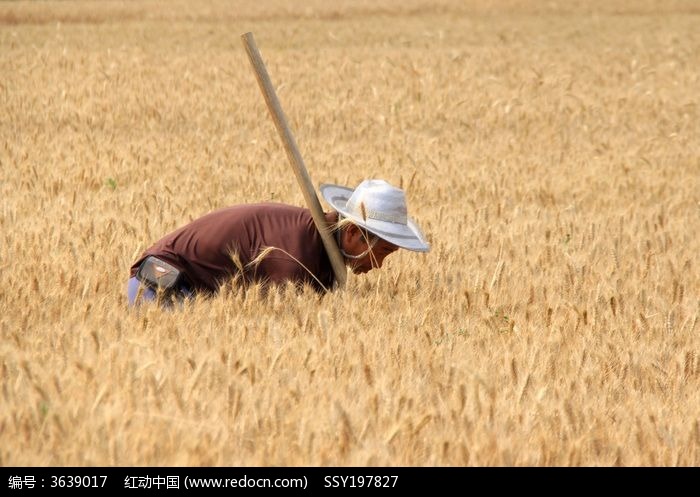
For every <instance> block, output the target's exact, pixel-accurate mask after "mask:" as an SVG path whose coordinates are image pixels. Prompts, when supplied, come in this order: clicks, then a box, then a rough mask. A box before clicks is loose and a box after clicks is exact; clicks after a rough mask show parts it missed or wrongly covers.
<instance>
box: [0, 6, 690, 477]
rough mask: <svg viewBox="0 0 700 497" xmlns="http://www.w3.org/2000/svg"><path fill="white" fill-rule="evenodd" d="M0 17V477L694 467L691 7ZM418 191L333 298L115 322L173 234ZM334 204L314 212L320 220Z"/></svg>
mask: <svg viewBox="0 0 700 497" xmlns="http://www.w3.org/2000/svg"><path fill="white" fill-rule="evenodd" d="M570 3H571V4H573V2H526V1H516V0H511V1H504V0H499V1H496V2H477V1H461V2H457V1H454V2H453V1H440V2H434V1H429V0H409V1H403V2H398V1H395V2H392V1H389V0H379V1H371V2H370V1H363V2H360V1H350V0H346V1H342V2H330V3H329V2H324V1H321V0H314V1H312V2H304V3H303V6H300V5H302V4H301V3H297V2H283V1H281V0H276V1H271V2H266V1H255V2H254V1H248V0H245V1H241V2H235V4H233V5H232V3H230V2H223V1H221V2H218V1H207V2H185V1H182V2H157V1H153V2H128V1H127V2H117V1H114V2H83V1H80V2H79V1H61V2H28V3H27V2H7V3H0V71H1V73H2V78H1V79H0V98H1V102H2V103H1V104H0V112H1V114H0V133H1V135H0V136H1V138H0V170H1V171H2V181H1V183H0V194H1V195H2V215H1V217H0V231H1V232H2V239H1V242H0V249H1V252H0V292H1V293H0V295H1V300H0V305H1V308H0V333H1V336H2V339H1V341H0V375H1V379H0V384H1V386H2V391H1V393H0V440H1V443H0V465H2V466H9V465H19V466H44V465H56V466H67V465H71V466H72V465H77V466H95V465H97V466H114V465H116V466H131V465H135V466H143V465H148V466H161V465H165V466H172V465H185V466H200V465H207V466H219V465H222V466H268V465H275V466H318V465H328V466H349V465H352V466H356V465H358V466H365V465H372V466H377V465H379V466H493V465H497V466H612V465H624V466H637V465H644V466H647V465H649V466H659V465H660V466H667V465H683V466H689V465H693V466H696V465H699V464H700V338H699V336H698V334H699V332H700V324H698V318H699V315H700V260H699V258H698V253H700V236H699V235H698V233H700V193H699V192H700V109H699V107H698V106H699V100H698V95H699V90H700V69H699V68H700V31H698V29H697V26H698V23H699V22H700V7H699V6H698V5H697V2H694V1H692V0H688V1H660V0H659V1H641V2H640V1H632V0H622V1H620V0H609V1H596V2H586V3H584V4H583V5H577V6H573V5H569V4H570ZM249 31H251V32H253V33H254V35H255V38H256V41H257V43H258V47H259V48H260V51H261V53H262V56H263V58H264V59H265V61H266V64H267V68H268V71H269V73H270V76H271V78H272V80H273V82H274V84H275V86H276V88H277V92H278V96H279V98H280V101H281V103H282V106H283V108H284V110H285V112H286V114H287V117H288V120H289V123H290V126H291V128H292V131H293V133H294V135H295V137H296V140H297V142H298V144H299V148H300V151H301V154H302V156H303V157H304V159H305V162H306V165H307V167H308V169H309V173H310V175H311V177H312V179H313V180H314V182H315V184H316V185H317V184H318V183H320V182H327V183H337V184H343V185H348V186H352V187H354V186H356V185H357V184H358V183H359V182H360V181H362V180H363V179H365V178H383V179H386V180H388V181H389V182H391V183H393V184H395V185H398V186H402V187H403V188H404V189H405V190H406V192H407V198H408V202H409V213H410V214H411V215H412V216H413V217H414V218H415V219H416V220H417V221H418V222H419V224H420V225H421V227H422V228H423V230H424V231H425V232H426V236H427V237H428V239H429V241H430V242H431V244H432V251H431V252H430V253H428V254H416V253H411V252H405V251H399V252H398V253H397V254H395V255H392V256H391V257H389V258H388V259H387V261H386V262H385V265H384V267H383V268H382V270H381V271H374V272H372V273H370V274H368V275H365V276H351V277H350V279H349V284H348V287H347V288H346V289H345V290H343V291H339V292H335V293H331V294H328V295H326V296H325V297H323V298H318V297H317V296H316V295H315V294H314V293H313V292H311V291H306V292H303V293H295V292H293V291H291V290H290V289H287V288H281V289H279V290H277V291H274V292H272V293H271V294H268V295H261V294H260V293H259V292H256V291H255V289H252V290H251V291H248V292H245V293H244V292H241V291H239V290H237V289H228V290H227V291H224V292H222V293H221V294H219V295H218V296H217V297H215V298H212V299H196V300H194V301H192V302H188V303H187V304H186V305H185V307H184V309H182V310H181V311H176V312H166V311H161V310H160V309H158V308H155V307H153V306H147V307H144V308H142V309H141V310H139V311H134V310H129V309H127V307H126V296H125V289H126V281H127V279H128V269H129V267H130V265H131V264H132V263H133V262H134V261H135V260H136V258H137V257H138V255H139V254H140V253H141V252H142V251H143V250H144V249H146V248H147V247H148V246H150V245H151V244H152V243H153V242H155V241H156V240H157V239H159V238H160V237H161V236H163V235H165V234H166V233H168V232H170V231H172V230H173V229H175V228H177V227H179V226H181V225H183V224H185V223H186V222H188V221H190V220H192V219H194V218H196V217H198V216H200V215H202V214H204V213H206V212H209V211H211V210H213V209H216V208H219V207H224V206H227V205H232V204H236V203H243V202H257V201H268V200H272V201H280V202H285V203H289V204H294V205H300V206H301V205H304V202H303V197H302V195H301V192H300V190H299V187H298V186H297V184H296V181H295V179H294V176H293V174H292V172H291V169H290V167H289V164H288V162H287V158H286V155H285V154H284V150H283V148H282V145H281V142H280V140H279V137H278V135H277V133H276V130H275V128H274V126H273V123H272V121H271V119H270V117H269V115H268V112H267V109H266V107H265V104H264V101H263V98H262V95H261V94H260V91H259V88H258V86H257V84H256V81H255V78H254V75H253V72H252V70H251V68H250V65H249V63H248V60H247V58H246V55H245V51H244V49H243V45H242V44H241V40H240V35H241V34H243V33H245V32H249ZM324 207H326V208H327V206H324Z"/></svg>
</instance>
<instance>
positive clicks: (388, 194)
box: [320, 179, 430, 252]
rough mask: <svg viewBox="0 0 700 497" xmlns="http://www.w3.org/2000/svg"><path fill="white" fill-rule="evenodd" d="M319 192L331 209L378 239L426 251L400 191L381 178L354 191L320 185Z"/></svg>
mask: <svg viewBox="0 0 700 497" xmlns="http://www.w3.org/2000/svg"><path fill="white" fill-rule="evenodd" d="M320 190H321V195H323V198H325V199H326V202H328V203H329V204H330V205H331V207H333V209H335V210H336V211H338V212H339V213H340V214H341V215H342V216H343V217H346V218H348V219H350V220H351V221H352V222H353V223H355V224H357V225H358V226H360V227H362V228H364V229H366V230H367V231H369V232H371V233H374V234H375V235H377V236H378V237H379V238H381V239H383V240H386V241H387V242H389V243H393V244H394V245H397V246H399V247H401V248H404V249H407V250H412V251H414V252H427V251H429V250H430V244H429V243H428V242H427V241H426V240H425V237H424V236H423V233H422V232H421V230H420V228H419V227H418V225H416V223H415V222H414V221H413V220H412V219H411V218H410V217H408V209H407V208H406V195H405V194H404V191H403V190H402V189H400V188H396V187H395V186H391V185H390V184H389V183H387V182H386V181H384V180H382V179H367V180H365V181H363V182H362V183H360V184H359V186H358V187H357V188H355V190H353V189H352V188H347V187H344V186H338V185H328V184H321V185H320Z"/></svg>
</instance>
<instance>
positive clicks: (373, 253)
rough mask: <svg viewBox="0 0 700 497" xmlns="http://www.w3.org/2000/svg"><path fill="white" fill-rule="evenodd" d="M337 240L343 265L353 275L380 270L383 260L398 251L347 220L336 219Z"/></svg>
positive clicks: (390, 244) (396, 247)
mask: <svg viewBox="0 0 700 497" xmlns="http://www.w3.org/2000/svg"><path fill="white" fill-rule="evenodd" d="M339 216H340V214H339ZM337 240H338V246H339V247H340V253H341V254H342V255H343V258H344V259H345V264H346V265H347V266H349V267H350V269H351V270H352V272H353V273H355V274H360V273H366V272H368V271H371V270H372V269H375V268H377V269H379V268H381V267H382V264H383V263H384V259H385V258H386V257H387V256H388V255H389V254H392V253H394V252H396V251H397V250H398V249H399V247H398V246H396V245H394V244H393V243H391V242H388V241H386V240H382V239H381V238H379V237H378V236H377V235H375V234H372V233H370V232H369V231H367V230H366V229H363V228H361V227H359V226H358V225H356V224H355V223H353V222H352V221H348V220H347V219H340V218H339V219H338V238H337Z"/></svg>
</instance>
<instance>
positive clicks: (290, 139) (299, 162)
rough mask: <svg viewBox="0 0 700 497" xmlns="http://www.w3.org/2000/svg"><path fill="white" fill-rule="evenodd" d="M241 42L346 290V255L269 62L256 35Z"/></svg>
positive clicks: (312, 214) (329, 255)
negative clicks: (331, 226) (277, 90)
mask: <svg viewBox="0 0 700 497" xmlns="http://www.w3.org/2000/svg"><path fill="white" fill-rule="evenodd" d="M241 39H242V40H243V46H244V47H245V51H246V53H247V54H248V59H249V60H250V64H251V65H252V66H253V72H255V77H256V79H257V80H258V85H259V86H260V91H262V94H263V96H264V97H265V103H267V109H268V110H269V111H270V116H272V120H273V121H274V123H275V127H276V128H277V132H278V133H279V135H280V138H282V143H283V144H284V150H285V152H287V158H288V159H289V163H290V164H291V165H292V169H293V170H294V175H295V176H296V178H297V182H298V183H299V186H300V187H301V192H302V193H303V194H304V200H306V205H307V206H308V207H309V210H310V211H311V216H312V217H313V220H314V223H315V224H316V229H317V230H318V232H319V234H320V235H321V241H322V242H323V246H324V247H325V248H326V253H328V258H329V259H330V261H331V266H332V267H333V272H334V273H335V279H336V281H337V283H338V286H339V287H340V288H342V287H344V286H345V281H346V279H347V270H346V269H345V262H344V260H343V256H342V255H341V254H340V250H339V248H338V245H337V244H336V242H335V240H334V239H333V236H331V233H330V230H329V229H328V223H327V222H326V218H325V216H324V214H323V210H322V209H321V203H320V202H319V201H318V196H317V195H316V190H315V189H314V185H313V183H311V178H310V177H309V173H308V172H307V171H306V166H305V165H304V160H303V159H302V158H301V154H300V153H299V149H298V148H297V144H296V141H295V140H294V136H292V132H291V130H290V129H289V125H288V124H287V118H286V117H285V116H284V112H282V106H281V105H280V102H279V100H278V99H277V94H276V93H275V88H274V87H273V86H272V81H270V76H269V75H268V74H267V69H266V68H265V63H264V62H263V60H262V57H261V56H260V52H259V51H258V47H257V45H256V44H255V39H254V38H253V33H246V34H244V35H241Z"/></svg>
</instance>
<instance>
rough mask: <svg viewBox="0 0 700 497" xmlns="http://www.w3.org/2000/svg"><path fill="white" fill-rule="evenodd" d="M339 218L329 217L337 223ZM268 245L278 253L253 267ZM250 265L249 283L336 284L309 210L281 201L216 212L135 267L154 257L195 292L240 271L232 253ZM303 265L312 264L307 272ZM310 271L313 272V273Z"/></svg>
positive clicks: (245, 274)
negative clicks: (179, 273) (171, 267)
mask: <svg viewBox="0 0 700 497" xmlns="http://www.w3.org/2000/svg"><path fill="white" fill-rule="evenodd" d="M335 216H336V214H335V213H333V212H331V213H327V214H326V220H327V221H328V222H332V221H334V220H335ZM267 247H276V248H278V249H282V250H284V251H285V252H287V253H288V254H290V255H292V256H293V257H294V258H296V259H297V261H298V262H297V261H295V260H294V259H293V258H291V257H290V256H289V255H287V254H285V253H284V252H282V251H281V250H273V251H272V252H270V253H269V254H268V255H267V256H266V257H265V258H264V259H263V260H262V262H260V263H259V264H258V265H253V266H249V263H250V262H251V261H252V260H253V259H255V257H257V256H258V255H259V254H260V252H262V251H263V250H264V249H265V248H267ZM233 253H237V254H238V257H239V259H240V262H241V264H242V265H243V267H244V272H243V275H242V277H243V281H244V282H246V283H250V282H252V281H256V282H263V283H283V282H285V281H287V280H291V281H293V282H295V283H297V284H300V285H301V284H305V283H308V284H310V285H312V286H313V288H314V289H316V291H318V292H322V291H323V287H322V286H321V285H319V283H318V282H317V281H316V280H315V279H314V278H313V277H312V276H311V275H310V274H309V271H311V272H312V273H313V274H314V275H315V276H316V278H318V280H319V281H320V282H321V283H322V284H323V286H325V288H326V289H330V288H331V287H332V285H333V282H334V281H335V275H334V274H333V269H332V267H331V263H330V260H329V259H328V254H327V253H326V249H325V247H324V246H323V242H322V241H321V236H320V235H319V233H318V230H317V229H316V226H315V225H314V222H313V218H312V217H311V212H310V211H309V210H308V209H302V208H300V207H294V206H291V205H285V204H279V203H261V204H244V205H236V206H233V207H227V208H224V209H221V210H218V211H214V212H211V213H209V214H207V215H205V216H203V217H201V218H199V219H196V220H194V221H192V222H191V223H190V224H188V225H186V226H184V227H182V228H180V229H178V230H176V231H174V232H172V233H170V234H168V235H166V236H165V237H164V238H162V239H161V240H159V241H158V242H156V243H155V244H154V245H153V246H152V247H151V248H149V249H148V250H146V251H145V252H144V253H143V254H142V255H141V257H140V258H139V260H138V261H136V262H135V263H134V265H133V266H132V267H131V276H134V275H135V274H136V270H137V269H138V267H139V265H140V264H141V262H142V261H143V260H144V259H145V258H146V257H147V256H149V255H154V256H156V257H159V258H161V259H163V260H164V261H166V262H169V263H170V264H172V265H174V266H175V267H177V268H179V269H180V270H181V271H183V272H184V275H185V278H186V279H187V282H188V283H189V285H190V287H191V288H192V290H206V291H209V292H216V291H218V290H219V287H220V286H221V285H222V284H223V283H225V282H226V281H227V280H229V279H230V278H232V277H233V276H234V275H235V274H238V273H240V271H239V269H238V268H237V267H236V264H235V263H234V259H233V258H232V254H233ZM302 264H303V266H306V269H304V267H302ZM307 269H308V271H307Z"/></svg>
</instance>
